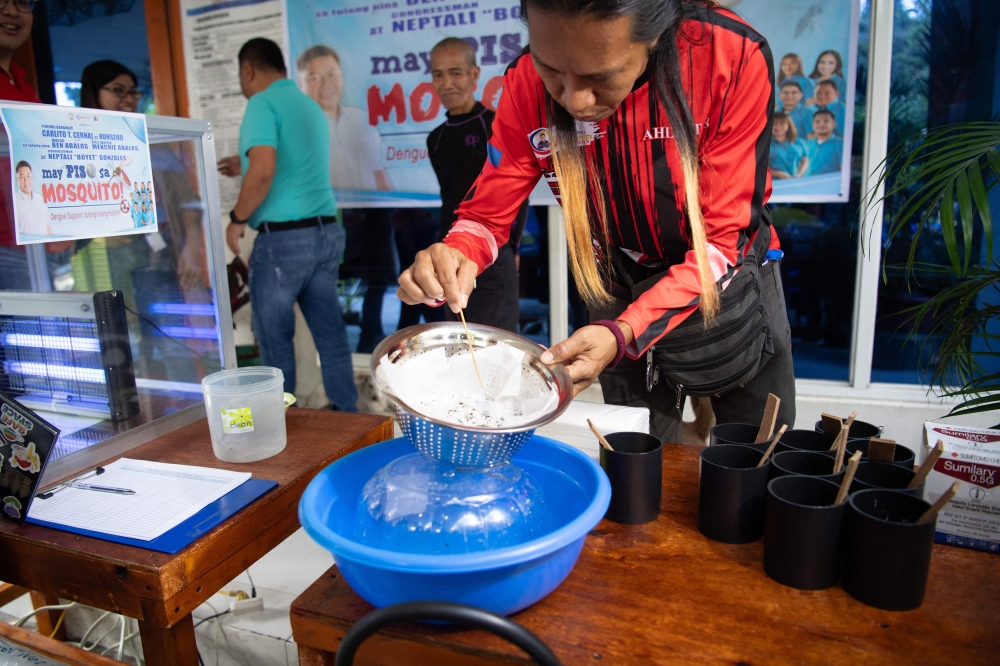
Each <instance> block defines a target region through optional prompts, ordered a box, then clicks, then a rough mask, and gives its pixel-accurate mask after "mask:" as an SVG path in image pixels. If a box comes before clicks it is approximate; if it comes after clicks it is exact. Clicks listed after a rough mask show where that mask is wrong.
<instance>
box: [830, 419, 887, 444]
mask: <svg viewBox="0 0 1000 666" xmlns="http://www.w3.org/2000/svg"><path fill="white" fill-rule="evenodd" d="M815 429H816V432H826V431H825V430H823V419H820V420H819V421H816V427H815ZM881 436H882V426H877V425H873V424H871V423H865V422H864V421H855V422H854V423H852V424H851V429H850V430H848V431H847V438H848V439H869V438H871V437H881Z"/></svg>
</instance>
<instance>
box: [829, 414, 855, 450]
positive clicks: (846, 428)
mask: <svg viewBox="0 0 1000 666" xmlns="http://www.w3.org/2000/svg"><path fill="white" fill-rule="evenodd" d="M857 415H858V413H857V412H851V414H850V415H849V416H848V417H847V423H841V424H840V430H838V431H837V437H836V438H834V440H833V445H832V446H830V450H831V451H833V450H834V449H836V448H837V447H838V446H840V438H841V437H843V438H844V444H847V438H848V437H849V436H850V431H851V426H852V425H854V419H855V418H856V417H857Z"/></svg>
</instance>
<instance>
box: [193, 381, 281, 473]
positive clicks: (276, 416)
mask: <svg viewBox="0 0 1000 666" xmlns="http://www.w3.org/2000/svg"><path fill="white" fill-rule="evenodd" d="M284 384H285V378H284V376H283V375H282V373H281V370H279V369H278V368H267V367H259V368H240V369H238V370H223V371H222V372H216V373H214V374H211V375H209V376H208V377H205V379H203V380H201V391H202V393H203V394H204V395H205V412H206V414H207V415H208V429H209V431H210V432H211V434H212V450H213V451H214V452H215V457H217V458H218V459H219V460H224V461H226V462H233V463H245V462H254V461H255V460H264V459H265V458H270V457H271V456H274V455H277V454H278V453H280V452H281V451H282V449H284V448H285V401H284V388H283V387H284Z"/></svg>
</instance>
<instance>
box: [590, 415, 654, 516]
mask: <svg viewBox="0 0 1000 666" xmlns="http://www.w3.org/2000/svg"><path fill="white" fill-rule="evenodd" d="M605 439H607V440H608V444H610V445H611V448H613V449H614V451H608V450H607V449H606V448H604V447H603V446H602V447H601V467H602V468H603V469H604V472H605V473H606V474H607V475H608V479H609V480H610V481H611V504H609V505H608V511H607V513H605V514H604V517H605V518H607V519H608V520H610V521H612V522H615V523H621V524H623V525H642V524H643V523H649V522H652V521H654V520H656V518H657V516H659V515H660V493H661V492H662V490H663V442H661V441H660V440H659V439H657V438H656V437H653V436H652V435H647V434H646V433H643V432H613V433H611V434H610V435H605Z"/></svg>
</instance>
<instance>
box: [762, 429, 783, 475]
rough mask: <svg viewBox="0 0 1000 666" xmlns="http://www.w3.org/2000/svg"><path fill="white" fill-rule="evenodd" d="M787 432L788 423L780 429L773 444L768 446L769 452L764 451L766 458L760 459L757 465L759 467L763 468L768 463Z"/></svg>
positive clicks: (772, 440)
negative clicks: (779, 441)
mask: <svg viewBox="0 0 1000 666" xmlns="http://www.w3.org/2000/svg"><path fill="white" fill-rule="evenodd" d="M786 430H788V424H787V423H786V424H785V425H783V426H781V428H779V429H778V432H776V433H775V434H774V437H773V438H771V443H770V444H768V446H767V450H766V451H764V457H763V458H761V459H760V462H759V463H757V467H763V466H764V463H766V462H767V459H768V458H770V457H771V454H772V453H773V452H774V447H776V446H777V445H778V440H779V439H781V436H782V435H784V434H785V431H786Z"/></svg>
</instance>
